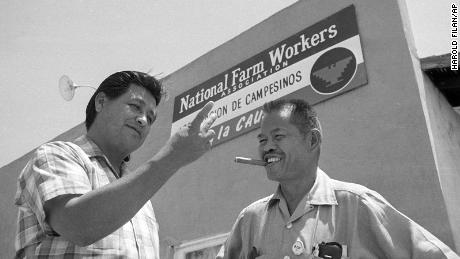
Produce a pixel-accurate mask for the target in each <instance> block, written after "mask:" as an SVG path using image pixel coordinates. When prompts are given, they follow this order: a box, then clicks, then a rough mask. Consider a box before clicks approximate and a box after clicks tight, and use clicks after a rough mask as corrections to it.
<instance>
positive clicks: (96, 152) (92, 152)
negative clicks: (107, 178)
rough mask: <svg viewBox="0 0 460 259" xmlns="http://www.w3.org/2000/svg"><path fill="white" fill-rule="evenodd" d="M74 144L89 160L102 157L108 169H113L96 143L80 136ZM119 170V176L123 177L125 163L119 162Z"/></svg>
mask: <svg viewBox="0 0 460 259" xmlns="http://www.w3.org/2000/svg"><path fill="white" fill-rule="evenodd" d="M74 143H75V144H77V145H78V146H79V147H80V148H81V149H82V150H83V151H84V152H85V153H86V154H87V155H88V156H89V157H90V158H91V157H102V158H103V159H104V160H105V161H106V163H107V164H108V165H109V166H110V167H113V166H112V164H111V163H110V161H109V159H108V158H107V157H106V156H105V155H104V153H103V152H102V150H101V149H100V148H99V146H98V145H96V143H94V141H92V140H91V139H90V138H89V137H88V136H87V135H82V136H80V137H78V138H77V139H75V140H74ZM112 170H113V168H112ZM120 170H121V175H123V174H124V173H125V171H126V170H127V164H126V162H125V161H122V162H121V166H120ZM113 172H114V173H115V172H116V171H115V170H113Z"/></svg>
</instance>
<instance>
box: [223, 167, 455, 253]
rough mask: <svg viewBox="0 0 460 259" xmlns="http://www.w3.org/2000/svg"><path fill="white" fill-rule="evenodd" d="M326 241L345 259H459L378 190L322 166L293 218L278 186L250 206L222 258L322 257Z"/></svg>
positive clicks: (229, 239)
mask: <svg viewBox="0 0 460 259" xmlns="http://www.w3.org/2000/svg"><path fill="white" fill-rule="evenodd" d="M322 242H324V243H330V245H331V246H334V245H335V246H337V245H336V244H335V243H338V244H340V246H341V247H342V258H353V259H359V258H366V259H372V258H401V259H402V258H427V259H428V258H429V259H435V258H460V257H459V256H458V255H456V254H455V253H454V252H453V251H452V250H451V249H450V248H449V247H447V246H446V245H445V244H444V243H442V242H441V241H440V240H439V239H437V238H436V237H434V236H433V235H432V234H431V233H429V232H428V231H427V230H425V229H424V228H422V227H421V226H420V225H418V224H417V223H415V222H414V221H412V220H411V219H409V218H408V217H406V216H404V215H403V214H402V213H400V212H399V211H397V210H396V209H395V208H394V207H393V206H391V205H390V204H389V203H388V202H387V201H386V200H385V199H384V198H383V197H382V196H381V195H379V194H378V193H377V192H375V191H372V190H369V189H368V188H366V187H364V186H361V185H358V184H353V183H346V182H342V181H337V180H333V179H331V178H329V177H328V176H327V175H326V174H325V173H324V172H323V171H321V170H320V169H319V168H318V171H317V178H316V181H315V183H314V185H313V187H312V189H311V190H310V192H309V193H308V194H307V195H305V197H304V198H303V199H302V201H301V202H300V203H299V205H298V206H297V208H296V209H295V211H294V212H293V213H292V215H291V214H290V213H289V210H288V207H287V203H286V200H285V199H284V197H283V195H282V192H281V189H280V187H279V186H278V189H277V190H276V192H275V193H274V194H273V195H271V196H268V197H266V198H263V199H261V200H258V201H256V202H254V203H253V204H251V205H249V206H248V207H246V208H245V209H244V210H243V211H242V212H241V213H240V214H239V216H238V218H237V220H236V223H235V224H234V226H233V228H232V231H231V233H230V235H229V237H228V239H227V241H226V243H225V245H224V248H223V249H222V250H221V253H220V254H219V255H218V258H221V257H223V258H231V259H234V258H250V259H251V258H259V259H267V258H290V259H294V258H318V257H316V256H317V255H318V251H319V244H321V243H322Z"/></svg>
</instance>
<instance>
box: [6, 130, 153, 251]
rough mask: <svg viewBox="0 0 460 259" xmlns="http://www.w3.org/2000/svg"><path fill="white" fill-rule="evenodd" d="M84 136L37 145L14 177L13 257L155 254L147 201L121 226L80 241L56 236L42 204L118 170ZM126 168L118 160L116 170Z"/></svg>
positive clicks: (91, 187) (92, 186)
mask: <svg viewBox="0 0 460 259" xmlns="http://www.w3.org/2000/svg"><path fill="white" fill-rule="evenodd" d="M116 172H117V171H116V170H113V167H112V165H111V164H110V162H109V160H108V159H107V157H106V156H105V155H104V154H103V153H102V151H101V150H100V149H99V147H98V146H97V145H96V144H95V143H94V142H92V141H91V140H90V139H89V138H88V137H87V136H81V137H79V138H78V139H76V140H75V141H73V143H72V142H61V141H57V142H51V143H47V144H44V145H42V146H40V147H39V148H38V149H37V150H36V151H35V153H34V156H33V158H32V159H31V160H30V161H29V162H28V164H27V165H26V167H25V168H24V169H23V171H22V172H21V174H20V176H19V178H18V190H17V193H16V197H15V204H16V205H17V206H18V207H19V215H18V231H17V236H16V241H15V246H16V257H17V258H22V257H24V256H26V257H40V256H44V257H46V258H85V257H92V258H159V239H158V224H157V221H156V219H155V214H154V212H153V207H152V204H151V203H150V201H148V202H147V203H146V204H145V205H144V206H143V207H142V208H141V209H140V210H139V211H138V212H137V214H136V215H135V216H134V217H133V218H132V219H131V220H129V221H128V222H127V223H126V224H124V225H123V226H122V227H120V228H119V229H117V230H116V231H114V232H113V233H111V234H109V235H108V236H106V237H104V238H102V239H100V240H98V241H96V242H95V243H93V244H91V245H88V246H85V247H80V246H77V245H75V244H73V243H71V242H69V241H67V240H65V239H64V238H63V237H61V236H59V234H58V233H56V232H55V231H54V230H53V229H52V228H51V226H50V225H49V224H48V223H47V222H46V220H45V218H46V215H45V212H44V209H43V205H44V203H45V202H46V201H48V200H51V199H53V198H55V197H57V196H60V195H66V194H85V193H87V192H90V191H92V190H95V189H97V188H100V187H101V186H104V185H106V184H109V183H111V182H113V181H116V180H117V178H119V177H120V176H119V175H117V174H116ZM127 173H129V172H128V169H127V166H126V165H125V164H124V163H123V164H122V166H121V170H120V175H121V176H123V175H125V174H127Z"/></svg>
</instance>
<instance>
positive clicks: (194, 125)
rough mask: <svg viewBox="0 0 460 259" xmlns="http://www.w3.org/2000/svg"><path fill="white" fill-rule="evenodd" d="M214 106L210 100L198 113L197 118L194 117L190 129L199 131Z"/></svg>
mask: <svg viewBox="0 0 460 259" xmlns="http://www.w3.org/2000/svg"><path fill="white" fill-rule="evenodd" d="M213 106H214V102H213V101H209V102H208V103H207V104H205V105H204V107H203V108H202V109H201V111H200V112H198V114H197V115H196V117H195V119H193V121H192V123H191V125H190V130H191V131H198V130H199V129H200V125H201V123H202V122H203V120H204V119H205V118H206V117H207V116H208V113H209V112H210V111H211V109H212V107H213Z"/></svg>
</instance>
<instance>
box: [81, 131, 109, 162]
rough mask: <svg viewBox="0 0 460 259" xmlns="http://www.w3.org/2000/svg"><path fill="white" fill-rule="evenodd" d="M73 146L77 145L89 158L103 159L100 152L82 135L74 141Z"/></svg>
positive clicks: (94, 144)
mask: <svg viewBox="0 0 460 259" xmlns="http://www.w3.org/2000/svg"><path fill="white" fill-rule="evenodd" d="M74 143H75V144H77V145H78V146H79V147H80V148H81V149H83V151H84V152H85V153H86V154H87V155H88V156H89V157H96V156H102V157H104V158H105V155H104V153H102V150H101V149H100V148H99V147H98V146H97V145H96V143H94V142H93V141H92V140H91V139H90V138H88V136H86V135H82V136H80V137H78V138H77V139H75V141H74Z"/></svg>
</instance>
